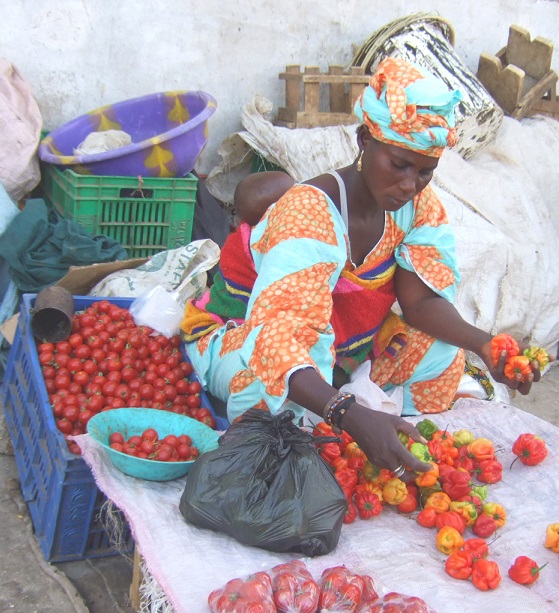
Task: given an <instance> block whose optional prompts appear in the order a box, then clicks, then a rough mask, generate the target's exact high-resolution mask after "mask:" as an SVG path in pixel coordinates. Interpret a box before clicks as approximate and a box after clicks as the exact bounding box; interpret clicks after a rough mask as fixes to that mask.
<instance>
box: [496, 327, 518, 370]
mask: <svg viewBox="0 0 559 613" xmlns="http://www.w3.org/2000/svg"><path fill="white" fill-rule="evenodd" d="M503 351H506V353H507V360H508V359H509V358H512V357H513V356H515V355H518V354H519V353H520V348H519V346H518V343H517V342H516V340H515V339H514V338H513V337H512V336H511V335H510V334H506V333H505V332H502V333H501V334H497V335H496V336H494V337H493V338H492V339H491V357H492V358H493V364H494V365H495V366H497V364H498V363H499V358H500V357H501V354H502V353H503Z"/></svg>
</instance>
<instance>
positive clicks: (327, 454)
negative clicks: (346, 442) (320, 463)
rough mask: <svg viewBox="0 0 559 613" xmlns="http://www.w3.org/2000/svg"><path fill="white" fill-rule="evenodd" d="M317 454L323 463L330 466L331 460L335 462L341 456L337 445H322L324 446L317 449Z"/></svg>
mask: <svg viewBox="0 0 559 613" xmlns="http://www.w3.org/2000/svg"><path fill="white" fill-rule="evenodd" d="M318 453H319V455H320V457H321V458H322V459H323V460H324V461H325V462H328V464H331V463H332V460H335V459H336V458H339V457H340V456H341V455H342V452H341V451H340V446H339V445H338V443H324V445H322V446H321V447H319V449H318Z"/></svg>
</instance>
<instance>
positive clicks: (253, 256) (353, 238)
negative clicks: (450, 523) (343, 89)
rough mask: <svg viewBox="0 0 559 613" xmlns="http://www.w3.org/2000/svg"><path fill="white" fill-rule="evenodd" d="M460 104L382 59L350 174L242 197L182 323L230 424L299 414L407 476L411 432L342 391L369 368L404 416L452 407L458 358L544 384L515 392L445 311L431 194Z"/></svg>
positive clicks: (445, 277)
mask: <svg viewBox="0 0 559 613" xmlns="http://www.w3.org/2000/svg"><path fill="white" fill-rule="evenodd" d="M460 98H461V96H460V92H458V91H449V90H448V88H447V87H446V85H445V84H444V83H443V82H442V81H440V80H439V79H437V78H436V77H434V76H433V75H431V74H429V73H427V72H426V71H424V70H423V69H421V68H418V67H416V66H414V65H411V64H409V63H407V62H404V61H403V60H399V59H394V58H387V59H385V60H384V61H383V62H382V63H381V64H380V65H379V67H378V70H377V71H376V73H375V74H374V75H373V76H372V77H371V80H370V83H369V85H368V86H367V87H366V88H365V90H364V91H363V93H362V95H361V96H360V98H359V99H358V100H357V102H356V104H355V113H356V115H357V117H358V119H359V121H360V126H359V128H358V131H357V144H358V146H359V155H358V156H357V159H356V160H355V161H354V163H353V164H351V165H350V166H347V167H345V168H341V169H339V170H337V171H333V172H328V173H325V174H323V175H320V176H318V177H315V178H313V179H310V180H308V181H305V182H303V183H300V184H297V185H294V186H292V187H290V184H291V180H290V179H289V177H287V175H283V176H281V173H279V174H274V175H270V176H269V177H268V178H266V177H265V176H264V177H261V178H254V177H249V178H247V179H246V180H245V182H243V183H242V184H241V185H240V186H239V188H238V190H237V194H236V198H238V202H239V204H240V211H239V212H240V216H241V218H245V219H246V221H248V222H249V223H246V222H244V223H241V224H240V226H239V228H238V229H237V231H236V232H234V233H233V234H231V235H230V236H229V237H228V239H227V242H226V244H225V245H224V247H223V250H222V253H221V258H220V272H219V274H217V275H216V277H215V279H214V285H213V286H212V288H211V290H210V291H209V292H208V293H207V294H206V295H205V296H204V297H203V298H202V299H200V300H197V301H193V302H191V303H189V304H188V305H187V308H186V312H185V317H184V321H183V324H182V329H183V332H184V338H185V341H186V343H187V345H186V348H187V352H188V355H189V357H190V359H191V360H192V363H193V365H194V368H195V370H196V372H197V374H198V375H199V377H200V379H201V381H202V383H203V385H204V386H205V387H206V388H207V389H208V390H209V391H210V392H211V393H212V394H213V395H214V396H217V397H218V398H220V399H222V400H224V401H226V402H227V412H228V417H229V419H230V420H231V421H232V420H234V419H236V418H238V417H239V416H240V415H242V414H243V412H244V411H246V410H247V409H249V408H251V407H257V408H262V409H266V410H269V411H272V412H273V413H276V412H279V411H282V410H284V409H287V408H290V409H292V410H294V411H295V414H296V415H297V416H301V415H302V414H303V412H304V409H308V410H309V411H311V412H312V413H315V414H316V415H318V416H319V417H321V418H324V419H325V420H326V421H327V422H328V421H330V422H333V423H334V424H335V425H337V426H339V427H341V428H343V429H344V430H346V431H347V432H348V433H349V434H350V435H351V436H352V437H353V438H354V440H356V441H357V442H358V443H359V445H360V446H361V447H362V449H363V450H364V452H365V453H366V455H367V457H368V458H369V460H371V462H373V463H374V464H376V465H378V466H382V467H386V468H389V469H391V470H395V471H396V473H397V475H398V476H402V475H405V471H406V470H408V471H422V470H426V469H427V468H428V465H426V464H424V463H423V462H420V461H419V460H417V459H416V458H415V457H414V456H412V455H411V454H410V453H409V452H408V451H407V450H406V449H405V448H404V446H403V445H402V444H401V442H400V440H399V438H398V432H403V433H405V434H408V435H410V436H411V437H412V438H414V439H415V440H421V437H420V435H419V433H418V432H417V430H416V429H415V428H414V427H413V426H412V425H411V424H410V423H408V422H407V421H405V420H404V419H402V418H401V417H399V416H395V415H391V414H387V413H385V412H382V411H377V410H371V409H370V408H367V407H365V406H363V405H362V404H359V403H357V402H355V399H354V398H353V397H352V396H350V395H348V394H344V393H342V392H339V391H338V388H339V386H340V384H342V383H344V382H345V380H346V379H347V377H344V376H343V375H348V374H350V373H351V372H353V371H354V369H355V368H356V367H358V366H359V365H361V364H362V363H364V362H365V361H368V360H370V364H371V366H370V379H371V380H372V381H373V382H374V383H375V384H376V385H378V386H379V387H380V388H381V389H382V390H384V391H390V390H391V389H393V388H395V387H396V386H402V387H403V390H404V403H403V412H402V415H418V414H421V413H437V412H440V411H444V410H446V409H447V408H448V407H449V406H450V405H451V403H452V401H453V399H454V396H455V393H456V391H457V388H458V385H459V382H460V379H461V377H462V374H463V372H464V362H465V359H464V350H470V351H473V352H475V353H476V354H477V355H479V356H480V357H481V358H482V359H483V361H484V362H485V364H486V365H487V367H488V369H489V370H490V371H491V374H492V376H493V377H494V379H495V380H497V381H506V382H507V383H508V384H509V387H511V388H513V389H518V390H519V391H520V392H521V393H528V391H529V389H530V386H531V383H532V381H537V380H539V377H540V373H539V370H538V369H537V367H536V366H535V370H534V372H533V373H532V374H530V375H529V376H528V377H527V379H526V381H524V382H520V381H519V380H514V381H508V380H507V379H506V378H505V377H504V373H503V369H504V362H505V358H504V356H503V357H502V358H501V361H500V362H499V364H498V366H497V367H495V366H494V365H493V361H492V359H491V355H490V341H491V336H490V335H489V334H488V333H487V332H484V331H482V330H480V329H478V328H476V327H474V326H472V325H470V324H469V323H467V322H466V321H465V320H464V319H463V318H462V317H461V316H460V314H459V313H458V312H457V310H456V309H455V307H454V306H453V303H452V301H453V299H454V296H455V293H456V287H457V283H458V281H459V273H458V268H457V264H456V254H455V241H454V237H453V233H452V230H451V228H450V226H449V223H448V220H447V217H446V213H445V210H444V208H443V206H442V204H441V202H440V201H439V199H438V198H437V196H436V195H435V193H434V192H433V190H432V189H431V187H430V186H429V183H430V181H431V179H432V177H433V172H434V171H435V169H436V168H437V164H438V161H439V157H440V156H441V155H442V153H443V151H444V149H445V147H447V146H452V145H454V144H455V140H456V132H455V128H454V124H455V119H454V107H455V105H456V103H457V102H458V101H459V100H460ZM288 188H289V189H288ZM286 190H287V191H286ZM284 192H285V193H284ZM279 196H281V197H279ZM276 197H278V198H279V199H278V200H277V202H275V204H272V205H271V206H270V207H269V208H267V207H268V204H269V203H270V202H273V201H274V200H275V199H276ZM243 202H246V203H248V206H246V205H243V204H242V203H243ZM262 214H263V216H262V219H260V216H261V215H262ZM251 224H255V225H253V227H252V226H251ZM396 300H397V301H398V304H399V306H400V308H401V311H402V317H399V316H398V315H396V314H395V313H394V312H393V311H392V307H393V305H394V303H395V301H396ZM339 373H341V374H342V376H341V377H338V374H339ZM411 476H412V473H411V472H410V473H408V474H407V475H405V476H404V478H406V477H407V478H411Z"/></svg>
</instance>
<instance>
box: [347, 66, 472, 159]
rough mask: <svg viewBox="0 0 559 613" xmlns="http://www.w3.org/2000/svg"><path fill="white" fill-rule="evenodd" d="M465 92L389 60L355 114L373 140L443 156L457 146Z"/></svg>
mask: <svg viewBox="0 0 559 613" xmlns="http://www.w3.org/2000/svg"><path fill="white" fill-rule="evenodd" d="M460 100H462V94H461V93H460V91H459V90H457V89H455V90H449V89H448V87H447V85H446V84H445V83H444V82H443V81H441V80H440V79H438V78H437V77H435V76H434V75H432V74H431V73H429V72H427V71H426V70H424V69H422V68H420V67H419V66H415V65H414V64H410V63H409V62H406V61H404V60H402V59H399V58H392V57H388V58H386V59H384V60H383V61H382V62H381V63H380V64H379V67H378V69H377V71H376V72H375V74H374V75H373V76H372V77H371V80H370V81H369V85H367V87H366V88H365V89H364V90H363V93H362V94H361V96H359V98H358V99H357V101H356V102H355V106H354V112H355V114H356V115H357V117H358V119H359V121H360V122H361V123H364V124H365V125H366V126H367V128H368V129H369V132H370V133H371V136H373V138H375V139H377V140H380V141H382V142H383V143H388V144H390V145H396V146H397V147H404V148H405V149H411V150H412V151H418V152H420V153H423V154H425V155H429V156H431V157H437V158H438V157H440V156H441V155H442V154H443V151H444V149H445V147H452V146H454V145H455V144H456V129H455V127H454V126H455V117H454V107H455V106H456V104H457V103H458V102H459V101H460Z"/></svg>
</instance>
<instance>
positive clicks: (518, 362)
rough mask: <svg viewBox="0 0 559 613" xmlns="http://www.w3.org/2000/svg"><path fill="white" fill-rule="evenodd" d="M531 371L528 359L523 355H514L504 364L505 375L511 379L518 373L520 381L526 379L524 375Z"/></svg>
mask: <svg viewBox="0 0 559 613" xmlns="http://www.w3.org/2000/svg"><path fill="white" fill-rule="evenodd" d="M531 372H532V367H531V366H530V360H529V359H528V358H527V357H526V356H525V355H515V356H513V357H512V358H509V359H508V361H507V363H506V364H505V377H507V379H510V380H511V381H512V380H514V379H516V376H517V375H518V374H519V375H520V381H526V377H527V376H528V375H529V374H530V373H531Z"/></svg>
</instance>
